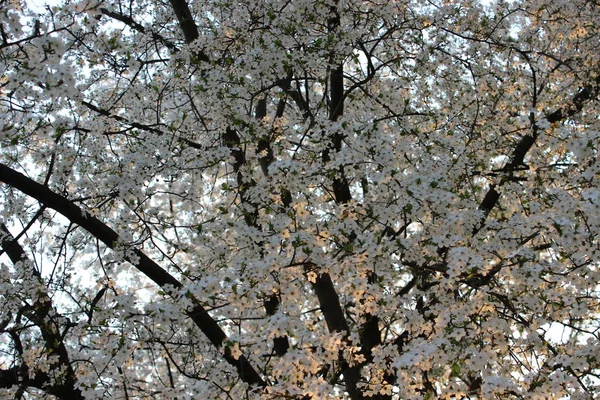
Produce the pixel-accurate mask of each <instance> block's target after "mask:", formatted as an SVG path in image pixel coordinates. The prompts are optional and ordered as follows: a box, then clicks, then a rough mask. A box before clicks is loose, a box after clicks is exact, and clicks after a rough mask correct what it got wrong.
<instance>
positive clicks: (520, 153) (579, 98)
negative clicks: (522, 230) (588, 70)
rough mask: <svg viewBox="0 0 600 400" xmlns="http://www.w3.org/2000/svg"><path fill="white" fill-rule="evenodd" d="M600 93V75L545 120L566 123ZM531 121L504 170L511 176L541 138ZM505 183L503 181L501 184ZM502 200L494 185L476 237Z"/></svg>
mask: <svg viewBox="0 0 600 400" xmlns="http://www.w3.org/2000/svg"><path fill="white" fill-rule="evenodd" d="M599 92H600V75H598V77H596V79H594V80H593V81H592V82H591V83H590V84H589V85H586V86H585V87H583V88H582V89H581V90H580V91H579V92H578V93H577V94H576V95H575V96H574V97H573V99H572V100H571V101H570V103H569V104H567V105H566V106H563V107H561V108H559V109H557V110H555V111H554V112H551V113H550V114H547V115H546V117H545V119H546V121H548V122H549V123H551V124H555V123H558V122H561V121H564V120H565V119H567V118H570V117H572V116H574V115H576V114H578V113H580V112H581V111H582V110H583V107H584V106H585V104H586V103H587V102H588V101H590V100H593V99H595V98H597V97H598V93H599ZM530 119H531V125H532V126H531V133H530V134H527V135H525V136H523V137H522V138H521V140H520V141H519V143H518V144H517V146H516V147H515V149H514V151H513V152H512V155H511V158H510V162H509V163H508V164H507V165H506V166H505V167H504V168H503V170H504V171H505V172H506V173H507V174H509V176H510V174H511V173H512V172H513V171H515V170H517V169H519V168H520V167H522V166H523V165H524V160H525V156H526V155H527V153H528V152H529V150H531V147H533V145H534V144H535V141H536V140H537V138H538V136H539V128H538V126H537V124H536V122H535V120H534V116H533V115H531V116H530ZM504 182H505V181H504V180H503V181H501V182H500V184H502V183H504ZM499 199H500V193H498V191H497V190H496V185H495V184H493V185H491V186H490V188H489V189H488V192H487V193H486V194H485V196H484V198H483V200H482V202H481V204H480V205H479V210H481V211H483V213H484V216H483V217H482V219H481V221H480V223H479V224H478V225H476V226H475V227H474V228H473V234H474V235H475V234H476V233H477V232H479V231H480V230H481V228H482V227H483V225H484V224H485V220H486V219H487V216H488V215H489V213H490V212H491V211H492V209H493V208H494V207H495V206H496V205H497V204H498V200H499Z"/></svg>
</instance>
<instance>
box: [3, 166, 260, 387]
mask: <svg viewBox="0 0 600 400" xmlns="http://www.w3.org/2000/svg"><path fill="white" fill-rule="evenodd" d="M0 181H1V182H4V183H6V184H7V185H9V186H11V187H13V188H15V189H17V190H19V191H21V192H23V193H25V194H26V195H28V196H30V197H32V198H34V199H35V200H37V201H39V202H40V203H42V204H44V205H45V206H46V207H48V208H52V209H54V210H56V211H58V212H59V213H60V214H62V215H63V216H65V217H66V218H67V219H69V220H70V221H71V222H72V223H74V224H77V225H79V226H81V227H82V228H83V229H85V230H86V231H88V232H89V233H90V234H91V235H92V236H94V237H95V238H97V239H98V240H100V241H101V242H103V243H104V244H105V245H106V246H107V247H109V248H111V249H115V248H116V247H118V246H119V245H121V244H122V243H123V241H122V240H121V238H120V237H119V235H118V234H117V233H116V232H115V231H114V230H112V229H111V228H110V227H108V226H107V225H106V224H104V223H103V222H102V221H100V220H99V219H97V218H96V217H93V216H91V215H89V214H88V213H87V212H86V211H85V210H83V209H81V208H79V207H77V206H76V205H75V204H73V203H72V202H71V201H70V200H69V199H67V198H65V197H63V196H61V195H59V194H57V193H55V192H53V191H52V190H50V189H49V188H48V187H46V186H43V185H41V184H39V183H37V182H35V181H33V180H32V179H30V178H28V177H26V176H25V175H23V174H21V173H20V172H17V171H15V170H13V169H12V168H10V167H8V166H6V165H4V164H2V163H0ZM128 250H130V251H128V252H126V254H125V259H126V260H127V261H129V262H130V263H131V264H132V265H133V266H135V268H137V269H138V270H139V271H140V272H141V273H143V274H144V275H146V276H147V277H148V278H150V279H151V280H152V281H153V282H155V283H156V284H157V285H159V286H160V287H162V288H164V289H166V290H165V291H166V292H170V293H173V292H172V291H173V289H175V292H176V291H178V290H182V289H183V284H182V283H181V282H179V281H178V280H177V279H176V278H175V277H174V276H173V275H171V274H169V273H168V272H167V271H165V270H164V269H163V268H162V267H161V266H159V265H158V264H157V263H155V262H154V261H153V260H151V259H150V258H149V257H148V256H147V255H146V254H144V253H143V252H142V251H140V250H138V249H136V248H130V249H128ZM173 294H175V293H173ZM193 300H194V307H193V308H192V309H191V310H188V311H187V312H186V313H187V315H188V317H190V318H191V319H192V321H194V323H195V324H196V326H198V328H200V330H201V331H202V332H203V333H204V335H206V337H207V338H208V340H210V342H211V343H212V344H213V345H214V346H215V347H217V348H219V349H220V348H221V347H223V344H224V342H225V341H226V339H227V335H226V334H225V332H223V330H222V329H221V327H220V326H219V324H218V323H217V322H216V321H215V320H214V319H213V318H212V317H211V316H210V315H209V314H208V311H207V310H206V309H205V308H204V307H202V305H201V304H200V302H199V301H198V300H197V299H193ZM223 357H224V358H225V360H226V361H227V362H228V363H229V364H231V365H233V366H235V367H236V368H237V370H238V373H239V375H240V378H241V379H242V380H243V381H244V382H246V383H248V384H251V385H258V386H261V387H265V386H266V384H265V382H264V381H263V380H262V378H261V377H260V375H259V374H258V372H256V370H255V369H254V367H253V366H252V365H251V364H250V362H249V361H248V360H247V359H246V358H245V357H244V356H240V357H239V358H238V359H235V358H234V357H233V356H232V355H231V354H230V352H229V350H228V349H225V351H224V353H223Z"/></svg>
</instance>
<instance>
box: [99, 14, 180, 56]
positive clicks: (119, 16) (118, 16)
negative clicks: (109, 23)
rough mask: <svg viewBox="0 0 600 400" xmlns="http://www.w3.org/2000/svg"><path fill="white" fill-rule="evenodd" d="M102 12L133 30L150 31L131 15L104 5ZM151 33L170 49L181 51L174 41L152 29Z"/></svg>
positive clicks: (145, 32)
mask: <svg viewBox="0 0 600 400" xmlns="http://www.w3.org/2000/svg"><path fill="white" fill-rule="evenodd" d="M100 12H101V13H102V14H104V15H106V16H107V17H110V18H112V19H116V20H117V21H121V22H122V23H124V24H125V25H127V26H128V27H130V28H131V29H133V30H136V31H138V32H140V33H143V34H147V33H148V31H147V29H146V28H145V27H144V26H143V25H141V24H139V23H138V22H136V21H135V20H134V19H133V18H131V17H128V16H126V15H123V14H119V13H116V12H114V11H110V10H108V9H106V8H104V7H103V8H101V9H100ZM150 35H151V36H152V39H154V40H156V41H157V42H160V43H162V44H163V45H165V47H167V48H168V49H169V50H171V51H173V52H178V51H179V49H178V48H177V46H175V44H174V43H173V42H171V41H169V40H168V39H166V38H164V37H163V36H161V35H159V34H158V33H156V32H152V31H150Z"/></svg>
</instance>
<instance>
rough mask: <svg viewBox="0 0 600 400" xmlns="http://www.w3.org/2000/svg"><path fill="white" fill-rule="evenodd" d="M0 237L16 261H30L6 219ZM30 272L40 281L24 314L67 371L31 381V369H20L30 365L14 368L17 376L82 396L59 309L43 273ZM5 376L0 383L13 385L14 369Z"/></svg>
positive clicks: (69, 395) (63, 393)
mask: <svg viewBox="0 0 600 400" xmlns="http://www.w3.org/2000/svg"><path fill="white" fill-rule="evenodd" d="M0 237H1V240H0V245H1V247H2V249H3V250H4V252H6V254H7V255H8V256H9V258H10V260H11V261H12V262H13V263H14V264H16V263H18V262H22V263H25V264H31V263H30V262H29V260H28V258H27V255H26V253H25V250H24V249H23V247H22V246H21V245H20V244H19V242H18V241H17V240H16V239H15V238H14V237H13V236H12V234H11V233H10V231H9V230H8V228H7V227H6V225H4V223H0ZM31 275H32V276H33V277H34V278H35V280H36V281H37V282H38V283H39V284H40V288H38V297H37V298H36V299H34V303H33V305H32V306H30V307H26V308H25V309H24V311H23V314H24V315H25V316H26V317H27V318H28V319H29V320H30V321H31V322H33V323H34V324H35V325H36V326H37V327H38V328H39V329H40V332H41V333H42V338H43V339H44V343H45V345H46V349H47V351H48V355H57V356H58V360H57V361H56V362H54V363H53V364H52V365H51V367H52V369H53V370H63V371H64V372H62V374H63V375H62V376H61V379H54V378H52V377H50V376H47V375H46V374H40V373H37V372H36V376H35V377H34V378H33V379H32V382H31V383H28V381H29V380H30V378H29V374H28V373H27V374H19V371H20V372H21V373H24V372H27V369H28V368H19V369H16V370H14V371H13V372H14V373H17V374H18V375H19V376H18V378H19V379H20V380H21V384H26V385H27V386H33V387H38V388H41V389H43V390H44V391H47V392H48V393H51V394H53V395H55V396H57V397H59V398H63V399H83V398H84V397H83V394H82V392H81V390H79V389H78V388H77V387H76V386H75V383H76V381H77V379H76V377H75V371H74V370H73V367H72V366H71V362H70V361H69V353H68V351H67V348H66V346H65V343H64V341H63V335H61V333H60V326H59V324H58V323H57V317H58V312H57V311H56V309H55V308H54V306H53V304H52V300H51V299H50V296H48V293H47V292H46V291H45V288H44V287H43V282H42V277H41V275H40V273H39V272H38V271H37V270H35V269H34V268H33V267H31ZM5 376H6V378H7V381H6V382H5V381H4V379H0V386H1V387H10V386H12V385H10V379H11V378H12V377H13V373H12V372H11V373H8V374H7V375H4V374H2V373H0V378H4V377H5ZM42 379H43V380H42ZM14 384H17V383H14ZM40 384H41V385H40ZM5 385H10V386H5ZM40 386H43V387H40Z"/></svg>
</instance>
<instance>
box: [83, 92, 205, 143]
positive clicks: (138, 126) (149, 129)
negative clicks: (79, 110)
mask: <svg viewBox="0 0 600 400" xmlns="http://www.w3.org/2000/svg"><path fill="white" fill-rule="evenodd" d="M81 104H83V105H84V106H86V107H87V108H89V109H90V110H92V111H94V112H96V113H98V114H100V115H103V116H105V117H108V118H112V119H114V120H115V121H119V122H121V123H122V124H126V125H129V126H130V127H132V128H135V129H139V130H142V131H146V132H151V133H154V134H156V135H158V136H163V135H166V133H165V132H163V131H161V130H160V129H157V128H155V127H154V126H153V125H146V124H140V123H139V122H130V121H128V120H127V119H126V118H124V117H121V116H120V115H114V114H112V113H111V112H110V111H108V110H105V109H103V108H100V107H97V106H95V105H93V104H92V103H88V102H87V101H82V102H81ZM176 139H177V140H178V141H179V142H181V143H183V144H186V145H188V146H190V147H191V148H194V149H197V150H205V149H204V147H203V146H202V145H200V144H198V143H196V142H193V141H191V140H189V139H186V138H181V137H178V138H176Z"/></svg>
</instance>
